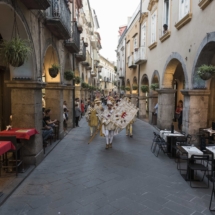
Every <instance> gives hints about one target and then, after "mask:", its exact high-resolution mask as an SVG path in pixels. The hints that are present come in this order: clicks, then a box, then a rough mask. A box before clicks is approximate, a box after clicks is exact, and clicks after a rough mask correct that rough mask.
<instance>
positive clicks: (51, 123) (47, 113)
mask: <svg viewBox="0 0 215 215" xmlns="http://www.w3.org/2000/svg"><path fill="white" fill-rule="evenodd" d="M50 115H51V110H50V109H47V110H45V117H44V121H45V123H46V125H47V126H50V127H52V128H53V127H56V125H55V123H57V120H56V119H55V120H51V118H50Z"/></svg>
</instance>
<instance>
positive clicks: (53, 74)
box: [49, 64, 60, 78]
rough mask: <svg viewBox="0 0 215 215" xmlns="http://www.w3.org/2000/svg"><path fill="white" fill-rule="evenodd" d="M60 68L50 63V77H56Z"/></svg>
mask: <svg viewBox="0 0 215 215" xmlns="http://www.w3.org/2000/svg"><path fill="white" fill-rule="evenodd" d="M59 69H60V65H57V64H52V67H51V68H49V75H50V76H51V77H52V78H56V77H57V75H58V72H59Z"/></svg>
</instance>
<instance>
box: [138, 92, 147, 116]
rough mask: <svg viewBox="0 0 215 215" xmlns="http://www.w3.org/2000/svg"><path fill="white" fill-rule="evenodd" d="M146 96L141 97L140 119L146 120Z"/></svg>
mask: <svg viewBox="0 0 215 215" xmlns="http://www.w3.org/2000/svg"><path fill="white" fill-rule="evenodd" d="M146 98H147V97H146V95H144V96H140V97H139V118H140V119H144V118H146Z"/></svg>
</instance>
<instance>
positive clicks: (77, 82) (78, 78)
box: [75, 76, 81, 84]
mask: <svg viewBox="0 0 215 215" xmlns="http://www.w3.org/2000/svg"><path fill="white" fill-rule="evenodd" d="M75 83H76V84H80V83H81V78H80V77H79V76H75Z"/></svg>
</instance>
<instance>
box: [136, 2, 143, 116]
mask: <svg viewBox="0 0 215 215" xmlns="http://www.w3.org/2000/svg"><path fill="white" fill-rule="evenodd" d="M141 14H142V0H141V2H140V17H141ZM140 45H141V23H140V25H139V47H140ZM138 86H139V89H138V100H137V107H138V108H140V65H139V66H138ZM137 116H138V118H139V116H140V112H139V111H138V114H137Z"/></svg>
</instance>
